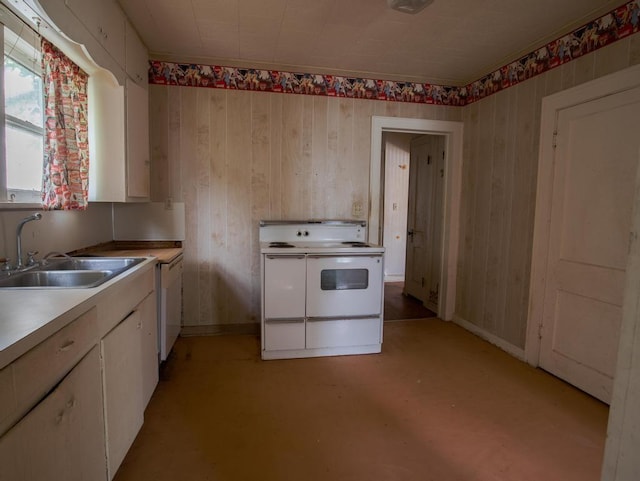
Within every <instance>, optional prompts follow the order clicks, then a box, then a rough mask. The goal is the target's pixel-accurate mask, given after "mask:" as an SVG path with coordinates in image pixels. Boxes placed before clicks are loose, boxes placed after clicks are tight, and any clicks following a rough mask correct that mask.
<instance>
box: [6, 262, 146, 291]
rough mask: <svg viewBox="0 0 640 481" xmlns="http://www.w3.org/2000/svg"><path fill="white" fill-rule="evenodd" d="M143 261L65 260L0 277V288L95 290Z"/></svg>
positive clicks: (46, 263)
mask: <svg viewBox="0 0 640 481" xmlns="http://www.w3.org/2000/svg"><path fill="white" fill-rule="evenodd" d="M144 260H145V258H144V257H64V258H53V259H49V260H47V261H46V262H44V263H41V264H39V265H37V266H35V267H33V268H31V269H29V270H27V271H23V272H17V273H12V274H10V275H8V276H3V277H0V288H13V289H28V288H32V289H45V288H46V289H48V288H67V289H80V288H89V287H97V286H99V285H101V284H103V283H105V282H107V281H108V280H110V279H113V278H114V277H116V276H117V275H119V274H121V273H122V272H124V271H126V270H128V269H131V268H132V267H134V266H136V265H138V264H140V263H141V262H143V261H144Z"/></svg>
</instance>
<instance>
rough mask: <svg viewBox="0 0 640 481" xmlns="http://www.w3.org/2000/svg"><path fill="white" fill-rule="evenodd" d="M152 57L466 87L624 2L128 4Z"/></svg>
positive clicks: (156, 0)
mask: <svg viewBox="0 0 640 481" xmlns="http://www.w3.org/2000/svg"><path fill="white" fill-rule="evenodd" d="M118 1H119V3H120V4H121V5H122V7H123V9H124V10H125V12H126V13H127V16H128V17H129V18H130V20H131V22H132V23H133V24H134V26H135V28H136V30H137V31H138V33H139V34H140V36H141V37H142V40H143V41H144V43H145V44H146V45H147V47H148V48H149V51H150V52H151V57H152V58H153V59H157V60H170V61H176V62H184V63H187V62H190V63H204V64H210V65H224V66H232V67H252V68H264V69H276V70H285V71H291V72H308V73H319V74H338V75H343V76H363V77H367V78H374V79H380V80H405V81H414V82H430V83H435V84H439V85H451V86H454V85H466V84H468V83H470V82H472V81H474V80H477V79H478V78H480V77H481V76H483V75H485V74H487V73H489V72H491V71H493V70H495V69H497V68H499V67H501V66H502V65H505V64H506V63H509V62H511V61H513V60H516V59H517V58H519V57H520V56H521V55H524V54H526V53H529V52H531V51H532V50H534V49H535V48H536V47H538V46H540V45H543V44H545V43H546V42H549V41H551V40H554V39H555V38H557V37H559V36H561V35H562V34H565V33H567V32H569V31H571V30H572V29H574V28H576V27H579V26H581V25H583V24H584V23H586V22H588V21H590V20H593V19H595V18H596V17H598V16H600V15H602V14H604V13H606V12H608V11H610V10H612V9H613V8H615V7H617V6H620V5H622V4H624V3H626V2H624V0H435V1H434V2H433V3H432V4H431V5H429V6H428V7H427V8H426V9H424V10H423V11H422V12H420V13H418V14H415V15H410V14H406V13H401V12H398V11H395V10H391V9H390V8H389V7H388V6H387V0H181V1H175V0H118Z"/></svg>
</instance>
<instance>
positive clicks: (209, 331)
mask: <svg viewBox="0 0 640 481" xmlns="http://www.w3.org/2000/svg"><path fill="white" fill-rule="evenodd" d="M226 334H252V335H259V334H260V324H259V323H257V322H251V323H244V324H208V325H206V326H182V329H181V330H180V336H182V337H193V336H224V335H226Z"/></svg>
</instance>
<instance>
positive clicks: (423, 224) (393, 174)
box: [382, 132, 445, 320]
mask: <svg viewBox="0 0 640 481" xmlns="http://www.w3.org/2000/svg"><path fill="white" fill-rule="evenodd" d="M444 148H445V137H444V136H442V135H431V134H414V133H403V132H384V133H383V140H382V159H383V167H382V168H383V170H384V183H383V189H384V193H383V197H384V204H383V226H384V227H383V229H382V245H383V246H384V247H385V272H384V274H385V276H384V278H385V319H387V320H400V319H418V318H428V317H435V315H436V314H435V311H437V309H438V296H439V285H440V280H441V277H442V255H441V254H442V225H443V220H444V219H443V202H442V200H443V193H444V192H443V184H444V153H445V151H444Z"/></svg>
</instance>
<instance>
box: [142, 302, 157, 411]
mask: <svg viewBox="0 0 640 481" xmlns="http://www.w3.org/2000/svg"><path fill="white" fill-rule="evenodd" d="M156 301H157V299H156V293H155V292H152V293H151V294H149V295H148V296H147V297H146V298H145V300H144V301H142V303H141V304H140V306H139V307H138V309H139V310H140V315H141V317H142V332H141V335H142V336H141V342H142V345H141V347H140V352H141V354H142V405H143V408H146V407H147V404H149V401H150V400H151V396H152V395H153V391H155V389H156V386H157V385H158V375H159V372H158V365H159V361H158V316H157V314H156V312H157V308H158V306H157V302H156Z"/></svg>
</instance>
